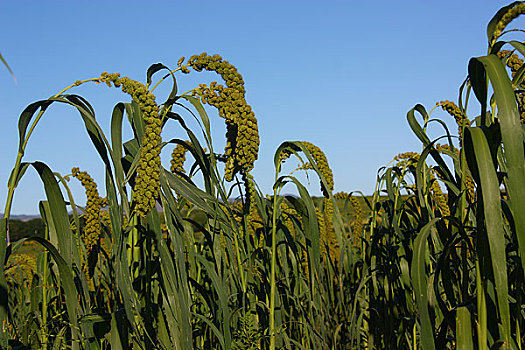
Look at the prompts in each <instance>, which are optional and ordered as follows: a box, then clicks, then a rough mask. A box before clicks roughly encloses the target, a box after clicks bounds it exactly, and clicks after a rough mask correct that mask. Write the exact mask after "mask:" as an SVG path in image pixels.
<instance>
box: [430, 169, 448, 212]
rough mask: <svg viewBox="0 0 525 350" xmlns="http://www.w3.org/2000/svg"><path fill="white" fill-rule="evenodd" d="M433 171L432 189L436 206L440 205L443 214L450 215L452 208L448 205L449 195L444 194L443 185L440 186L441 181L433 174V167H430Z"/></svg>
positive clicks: (431, 178)
mask: <svg viewBox="0 0 525 350" xmlns="http://www.w3.org/2000/svg"><path fill="white" fill-rule="evenodd" d="M430 170H431V172H430V173H429V174H430V181H431V183H432V184H431V185H430V191H431V192H432V194H433V197H434V202H436V206H437V207H438V209H439V211H440V212H441V215H442V216H450V208H449V207H448V203H447V196H446V195H445V194H443V191H441V187H440V186H439V182H438V180H437V178H436V177H435V176H434V174H433V172H434V171H433V169H432V168H430Z"/></svg>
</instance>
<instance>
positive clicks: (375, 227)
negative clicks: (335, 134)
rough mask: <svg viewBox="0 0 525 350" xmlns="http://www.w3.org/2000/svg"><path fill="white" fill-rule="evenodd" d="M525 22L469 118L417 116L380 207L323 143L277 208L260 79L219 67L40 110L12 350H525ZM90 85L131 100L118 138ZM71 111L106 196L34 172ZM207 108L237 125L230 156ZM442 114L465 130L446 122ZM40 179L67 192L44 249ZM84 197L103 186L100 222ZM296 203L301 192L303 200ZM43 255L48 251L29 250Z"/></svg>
mask: <svg viewBox="0 0 525 350" xmlns="http://www.w3.org/2000/svg"><path fill="white" fill-rule="evenodd" d="M522 13H525V3H522V2H515V3H512V4H511V5H509V6H506V7H504V8H502V9H501V10H500V11H499V12H498V13H497V14H496V15H495V16H494V18H493V19H492V20H491V22H490V23H489V25H488V30H487V33H488V41H489V47H488V54H487V56H483V57H477V58H472V59H471V60H470V62H469V64H468V72H469V75H468V78H467V79H466V80H465V82H464V83H463V84H462V85H461V87H460V93H459V98H458V102H457V103H453V102H450V101H442V102H439V103H438V104H437V106H436V107H434V108H433V109H432V110H431V111H430V112H427V110H426V109H425V108H424V107H423V106H421V105H416V106H415V107H414V108H413V109H411V110H410V111H409V112H408V115H407V119H408V123H409V125H410V127H411V129H412V131H413V132H414V134H415V135H416V136H417V137H418V139H419V140H420V141H421V144H422V148H421V150H420V151H419V152H409V153H402V154H399V155H398V156H396V157H395V158H394V160H393V162H392V163H390V164H389V165H388V166H386V167H384V168H381V169H380V170H379V173H378V180H377V186H376V191H375V192H374V194H373V196H372V197H367V198H365V197H363V196H361V195H359V194H358V192H353V193H336V194H334V193H333V189H334V176H333V174H332V171H331V169H330V166H329V161H328V160H327V158H326V156H325V155H324V153H323V152H322V150H321V149H320V148H319V147H318V146H316V145H313V144H312V143H310V142H306V141H303V142H300V141H293V142H292V141H291V142H284V143H282V144H281V146H280V147H279V148H278V149H277V151H276V153H275V157H274V165H275V181H274V186H273V193H271V194H269V195H264V194H262V193H260V191H258V189H257V185H256V179H254V178H253V176H252V175H251V170H252V169H253V167H254V162H255V160H256V159H257V153H258V149H259V134H258V129H257V119H256V118H255V114H254V113H253V111H252V109H251V107H250V106H249V105H248V103H247V101H246V100H245V90H244V80H243V78H242V76H241V75H240V74H239V73H238V72H237V70H236V69H235V67H234V66H233V65H231V64H230V63H229V62H227V61H225V60H223V59H222V57H220V56H218V55H213V56H210V55H207V54H201V55H196V56H193V57H191V58H190V59H189V60H185V59H184V58H181V59H180V60H179V62H178V65H177V66H178V68H176V69H174V70H170V69H169V68H167V67H166V66H164V65H162V64H154V65H152V66H151V67H150V68H149V69H148V71H147V79H146V84H142V83H139V82H136V81H133V80H131V79H129V78H126V77H121V76H120V75H119V74H116V73H112V74H108V73H106V72H104V73H102V74H101V76H100V77H95V78H92V79H87V80H83V81H77V82H75V83H74V84H72V85H71V86H69V87H67V88H66V89H64V90H63V91H61V92H60V93H58V94H57V95H55V96H54V97H52V98H50V99H47V100H42V101H37V102H35V103H33V104H31V105H29V106H27V107H26V109H25V110H24V111H23V112H22V114H21V116H20V118H19V130H20V145H19V149H18V157H17V160H16V163H15V166H14V168H13V170H12V174H11V177H10V180H9V184H8V187H9V193H8V199H7V205H6V210H5V213H6V214H5V217H4V219H2V221H1V225H0V229H1V230H0V255H1V256H0V258H2V259H4V261H6V264H5V265H3V266H2V269H3V272H4V273H1V274H0V297H1V299H0V300H1V305H0V318H1V323H2V325H3V327H2V330H1V331H2V332H1V333H0V334H1V337H0V340H1V341H2V345H3V348H6V347H7V345H8V344H9V345H10V346H11V347H12V348H19V349H25V348H41V349H50V348H53V349H68V348H72V349H109V348H111V349H127V348H134V349H190V348H197V349H218V348H223V349H259V348H263V349H266V348H268V349H275V348H289V349H295V348H299V349H341V348H343V349H400V348H408V349H417V348H423V349H455V348H458V349H489V348H490V349H497V348H505V349H522V347H523V345H522V344H524V342H525V334H524V333H525V323H524V316H525V315H524V314H525V298H524V297H525V288H524V276H525V275H524V266H525V215H523V213H525V158H524V154H525V152H524V134H525V133H524V130H525V128H524V127H523V124H522V118H521V116H522V115H525V103H524V102H523V101H525V83H524V81H523V80H524V78H525V74H524V72H525V66H524V65H523V60H522V59H521V58H520V56H525V45H524V44H523V43H522V42H520V41H515V40H514V41H508V42H505V41H502V39H501V37H502V36H503V35H505V34H506V33H507V32H505V28H506V27H507V25H508V24H509V23H511V21H512V20H513V19H514V18H516V17H517V16H519V15H520V14H522ZM503 48H505V50H504V49H503ZM201 70H207V71H210V72H215V73H217V74H218V75H219V76H220V77H221V79H222V80H223V81H224V85H222V84H219V83H217V82H211V83H210V84H208V85H207V84H202V85H200V86H199V87H196V88H195V89H193V90H191V91H189V92H185V93H183V94H179V93H178V91H177V84H176V79H178V78H179V77H176V74H179V73H185V74H188V73H191V74H195V71H197V72H198V71H201ZM160 72H166V73H167V74H165V75H164V76H162V77H161V78H160V79H157V80H156V81H157V82H156V83H155V84H154V85H153V84H152V81H153V80H154V78H157V77H158V76H159V73H160ZM166 81H171V82H172V89H171V93H170V94H169V96H168V97H167V99H166V100H165V101H163V102H162V103H160V102H158V101H157V97H156V96H155V94H154V92H155V89H156V87H157V86H158V85H159V84H161V83H166ZM88 82H97V83H106V84H107V85H108V86H110V87H116V88H121V89H122V91H123V92H124V93H126V94H127V95H128V98H131V100H130V101H128V102H121V103H117V104H116V105H115V107H114V109H113V114H112V116H111V120H110V121H104V122H109V123H108V124H109V125H110V131H109V132H108V133H104V131H103V128H102V127H101V126H100V124H99V120H98V119H96V118H95V113H94V110H93V108H92V107H91V105H90V104H89V102H88V101H87V100H86V99H84V98H83V97H80V96H78V95H74V94H70V90H72V89H74V88H75V87H76V86H78V85H81V84H85V83H88ZM56 103H59V104H66V105H69V106H71V107H72V108H73V109H75V110H76V111H77V112H79V115H80V117H81V118H82V120H83V122H84V124H85V128H86V131H87V132H88V135H89V137H90V139H91V141H92V142H93V145H94V148H95V150H96V152H97V153H98V154H99V155H100V159H101V161H102V164H103V166H104V167H105V193H104V194H101V191H100V188H99V187H98V186H97V184H96V183H95V182H94V181H93V179H92V178H91V177H90V176H89V173H88V172H86V171H85V170H84V169H82V170H81V169H78V168H74V169H72V173H71V174H58V173H54V172H53V171H52V170H51V168H50V167H49V166H48V165H46V164H44V163H41V162H24V161H22V159H23V156H24V151H25V149H26V147H27V146H28V141H29V138H30V136H31V135H32V133H33V132H34V131H35V130H36V126H37V124H38V122H39V120H41V118H43V117H44V116H45V112H46V109H47V108H48V107H49V106H50V105H51V104H56ZM203 104H208V105H209V106H211V107H214V108H215V109H216V110H217V114H218V115H219V116H220V117H222V118H224V120H225V123H226V130H227V132H226V139H227V143H226V148H225V150H224V151H223V152H219V151H216V150H215V148H214V143H213V140H212V139H211V137H210V135H211V130H210V123H209V117H208V112H209V111H210V110H207V109H205V108H204V106H203ZM470 106H473V107H470ZM467 107H470V108H467ZM439 109H442V110H444V111H446V112H447V113H449V114H450V115H451V116H452V117H453V120H454V121H455V123H456V126H455V127H454V129H455V130H454V132H451V131H450V130H449V127H448V124H449V123H448V122H445V121H443V120H441V119H435V118H432V117H431V115H432V113H434V112H435V111H436V110H439ZM473 111H474V112H473ZM480 111H481V113H479V112H480ZM473 113H474V114H473ZM477 113H479V114H477ZM189 118H194V119H196V120H197V121H198V122H199V125H200V128H199V129H197V130H192V129H191V128H190V127H188V123H187V121H188V120H189ZM124 123H129V125H130V126H131V128H132V130H133V138H131V139H130V140H125V141H124V140H123V135H122V129H123V124H124ZM167 124H172V125H177V126H178V127H179V129H178V130H179V131H178V133H175V134H173V135H172V134H167V131H166V130H167V128H166V125H167ZM436 128H437V129H438V130H440V133H441V135H442V136H440V137H438V138H435V137H432V136H431V134H432V135H433V134H434V133H435V130H436ZM430 129H432V130H433V133H430V132H429V130H430ZM456 129H457V132H456ZM163 149H168V152H172V155H173V159H172V162H171V163H170V164H169V165H164V164H161V161H160V153H161V151H162V150H163ZM188 160H191V161H192V163H191V165H189V164H185V162H187V161H188ZM296 160H297V161H298V163H299V167H298V169H297V171H307V172H311V173H313V174H315V176H317V177H318V178H319V180H320V189H321V191H322V193H323V198H321V199H320V200H317V199H315V198H313V197H312V196H311V195H310V194H309V193H308V190H307V188H306V187H305V186H304V185H303V184H302V183H301V182H300V181H299V180H298V178H297V177H296V176H295V171H294V172H292V173H287V172H284V171H283V168H282V164H283V163H284V162H293V161H296ZM166 166H167V167H166ZM31 168H32V169H34V170H36V171H37V173H38V174H39V176H40V178H41V179H42V182H43V185H44V188H45V192H46V196H47V200H46V201H42V202H41V203H40V206H39V207H40V212H41V216H42V218H43V221H44V223H45V234H44V238H42V237H32V238H28V239H23V240H20V241H18V242H16V243H13V244H11V245H9V246H7V243H6V234H7V228H8V226H10V225H12V222H11V221H9V212H10V207H11V203H12V199H13V195H14V192H15V188H16V187H17V184H18V183H19V181H20V179H21V177H22V176H23V175H24V174H25V172H26V171H27V170H30V169H31ZM197 179H199V181H197ZM70 181H80V182H81V183H82V185H83V186H84V188H85V191H86V197H87V201H86V205H85V207H84V208H80V207H79V205H78V198H75V197H73V195H72V194H71V191H70V190H69V185H68V184H69V182H70ZM200 183H202V185H197V184H200ZM285 188H286V189H288V188H293V189H295V190H296V191H297V193H298V194H299V195H298V196H297V197H292V196H283V195H282V193H284V192H283V189H285ZM232 193H239V196H238V197H237V198H236V200H232ZM363 206H366V207H367V208H366V207H363ZM68 210H70V211H72V213H73V215H72V216H71V217H70V216H69V215H68ZM365 212H366V213H369V214H370V215H369V216H367V215H365V214H364V213H365ZM349 213H351V215H349ZM28 241H34V242H36V243H37V244H39V245H41V246H42V247H43V248H44V250H43V251H42V252H41V253H39V254H38V255H37V256H36V257H34V256H31V255H28V254H20V251H21V250H20V249H21V247H23V245H24V243H25V242H28Z"/></svg>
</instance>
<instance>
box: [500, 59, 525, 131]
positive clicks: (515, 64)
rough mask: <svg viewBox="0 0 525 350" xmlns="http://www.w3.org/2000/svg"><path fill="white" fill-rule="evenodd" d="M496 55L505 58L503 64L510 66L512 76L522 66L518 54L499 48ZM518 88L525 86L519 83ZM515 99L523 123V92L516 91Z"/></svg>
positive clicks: (524, 107)
mask: <svg viewBox="0 0 525 350" xmlns="http://www.w3.org/2000/svg"><path fill="white" fill-rule="evenodd" d="M497 56H498V57H499V58H501V59H504V60H505V64H506V65H507V67H509V68H510V72H511V75H512V77H513V78H514V76H515V75H516V73H517V72H518V70H519V69H520V68H521V67H522V66H523V60H522V59H521V58H519V57H518V55H516V54H514V53H511V52H510V51H508V50H501V51H499V52H498V54H497ZM520 88H521V89H523V88H525V84H523V83H522V84H521V85H520ZM516 99H517V101H518V109H519V111H520V119H521V122H522V123H525V94H524V93H522V92H520V91H516Z"/></svg>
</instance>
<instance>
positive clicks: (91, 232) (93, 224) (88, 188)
mask: <svg viewBox="0 0 525 350" xmlns="http://www.w3.org/2000/svg"><path fill="white" fill-rule="evenodd" d="M71 173H72V175H73V177H75V178H77V179H78V180H79V181H80V182H81V183H82V186H83V187H84V190H85V192H86V197H87V201H86V208H85V212H84V214H83V216H84V219H85V220H86V223H85V226H84V230H83V232H82V241H83V242H84V247H85V248H86V252H88V254H89V252H91V250H92V249H93V246H94V245H96V244H97V242H98V239H99V236H100V232H101V231H100V229H101V226H100V209H101V208H102V205H103V203H104V200H103V199H102V198H100V196H99V194H98V190H97V184H96V183H95V181H93V178H92V177H91V176H89V174H88V173H87V172H85V171H80V170H79V169H78V168H76V167H75V168H73V169H71Z"/></svg>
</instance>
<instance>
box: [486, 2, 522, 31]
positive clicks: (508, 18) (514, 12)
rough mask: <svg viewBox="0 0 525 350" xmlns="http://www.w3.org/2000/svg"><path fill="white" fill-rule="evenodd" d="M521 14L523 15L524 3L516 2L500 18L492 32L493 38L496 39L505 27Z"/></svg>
mask: <svg viewBox="0 0 525 350" xmlns="http://www.w3.org/2000/svg"><path fill="white" fill-rule="evenodd" d="M523 13H525V3H523V2H518V3H516V4H515V5H514V6H512V7H511V8H510V9H509V10H508V11H507V12H506V13H505V14H504V15H503V17H501V20H500V21H499V22H498V24H497V25H496V29H495V30H494V35H493V38H494V39H497V38H498V37H499V36H500V35H501V33H502V32H503V30H504V29H505V28H506V27H507V25H508V24H509V23H510V22H512V21H513V20H514V19H515V18H517V17H518V16H519V15H521V14H523Z"/></svg>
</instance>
